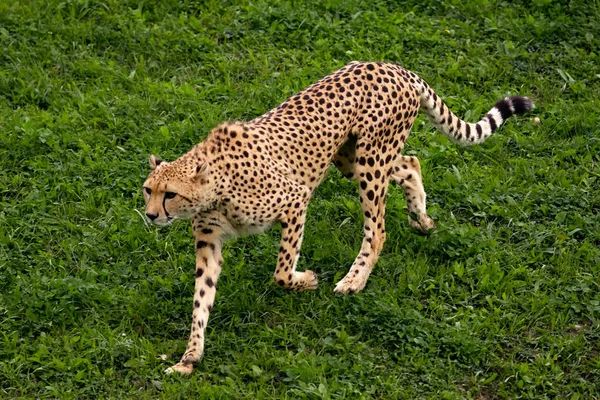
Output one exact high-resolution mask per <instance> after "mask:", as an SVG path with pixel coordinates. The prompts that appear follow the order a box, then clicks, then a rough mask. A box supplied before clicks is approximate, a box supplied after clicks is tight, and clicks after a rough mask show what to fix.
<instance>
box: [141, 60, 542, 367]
mask: <svg viewBox="0 0 600 400" xmlns="http://www.w3.org/2000/svg"><path fill="white" fill-rule="evenodd" d="M532 108H533V103H532V102H531V100H529V99H528V98H526V97H508V98H505V99H502V100H500V101H498V102H497V103H496V105H495V106H494V107H493V108H492V109H491V110H490V111H489V112H488V113H487V114H486V115H485V116H484V117H483V119H482V120H480V121H479V122H477V123H467V122H465V121H463V120H461V119H460V118H458V117H456V116H455V115H454V114H453V113H452V112H451V111H450V110H449V109H448V107H447V106H446V105H445V104H444V102H443V101H442V99H441V98H439V96H437V95H436V94H435V92H434V91H433V90H432V89H431V88H430V87H429V86H428V85H427V84H426V83H425V82H424V81H423V80H422V79H421V78H419V77H418V76H417V75H415V74H414V73H412V72H410V71H407V70H405V69H403V68H401V67H399V66H397V65H393V64H387V63H363V62H352V63H350V64H348V65H346V66H345V67H343V68H341V69H340V70H338V71H337V72H334V73H333V74H331V75H329V76H327V77H325V78H323V79H321V80H320V81H318V82H316V83H315V84H313V85H312V86H310V87H308V88H307V89H305V90H303V91H302V92H300V93H298V94H296V95H295V96H293V97H291V98H290V99H288V100H287V101H286V102H284V103H283V104H281V105H280V106H279V107H277V108H275V109H274V110H272V111H269V112H268V113H266V114H264V115H263V116H261V117H258V118H256V119H254V120H252V121H250V122H234V123H226V124H223V125H220V126H218V127H217V128H215V129H213V130H212V132H211V133H210V134H209V135H208V137H207V139H206V140H204V141H203V142H201V143H199V144H197V145H196V146H195V147H194V148H192V149H191V150H190V151H189V152H188V153H186V154H184V155H183V156H182V157H180V158H178V159H177V160H175V161H173V162H170V163H168V162H163V161H162V160H160V159H159V158H157V157H155V156H151V157H150V167H151V169H152V172H151V173H150V175H149V176H148V179H147V180H146V182H145V183H144V194H145V200H146V203H147V206H146V215H147V216H148V218H149V219H150V220H152V221H153V222H154V223H155V224H158V225H164V224H168V223H170V222H171V221H173V220H174V219H177V218H191V220H192V229H193V232H194V237H195V243H196V245H195V247H196V285H195V286H196V287H195V291H194V303H193V304H194V311H193V314H192V329H191V335H190V339H189V342H188V347H187V350H186V352H185V354H184V355H183V357H182V359H181V361H180V362H179V363H178V364H176V365H175V366H173V367H172V368H169V369H168V370H167V372H173V371H178V372H181V373H191V372H192V370H193V365H194V364H195V363H196V362H198V360H199V359H200V357H201V355H202V352H203V348H204V329H205V328H206V324H207V322H208V316H209V313H210V310H211V309H212V306H213V302H214V298H215V292H216V284H217V280H218V278H219V274H220V272H221V265H222V262H223V258H222V256H221V246H222V243H223V241H224V240H226V238H228V237H230V236H234V235H240V234H251V233H257V232H261V231H263V230H264V229H266V228H268V227H269V226H270V225H272V224H275V223H280V224H281V228H282V237H281V246H280V248H279V256H278V261H277V266H276V269H275V274H274V280H275V282H276V284H277V285H279V286H280V287H282V288H286V289H292V290H307V289H315V288H316V287H317V283H318V281H317V276H316V275H315V273H314V272H312V271H309V270H306V271H303V272H300V271H297V270H296V261H297V259H298V256H299V251H300V246H301V244H302V238H303V232H304V221H305V217H306V207H307V205H308V202H309V200H310V198H311V195H312V193H313V192H314V190H315V188H316V187H317V186H318V185H319V183H320V182H321V181H322V180H323V178H324V177H325V175H326V173H327V169H328V166H329V165H330V163H331V162H333V163H334V164H335V165H336V166H337V167H338V168H339V169H340V171H341V172H342V173H343V174H344V175H345V176H346V177H347V178H349V179H355V180H357V181H358V186H359V194H360V202H361V206H362V211H363V215H364V238H363V242H362V246H361V249H360V252H359V254H358V256H357V257H356V260H355V261H354V263H353V264H352V267H351V268H350V271H349V272H348V274H347V275H346V276H345V277H344V278H343V279H342V280H341V281H340V282H338V283H337V285H336V287H335V292H338V293H355V292H358V291H360V290H361V289H363V287H364V286H365V284H366V282H367V278H368V277H369V274H370V273H371V270H372V268H373V266H374V265H375V263H376V262H377V258H378V256H379V252H380V251H381V248H382V246H383V243H384V242H385V239H386V232H385V220H384V217H385V201H386V195H387V190H388V183H389V182H390V181H394V182H396V183H398V184H399V185H400V186H401V187H402V189H403V190H404V193H405V196H406V202H407V205H408V209H409V212H410V214H411V217H410V218H409V221H410V224H411V225H412V226H413V227H414V228H417V229H420V230H422V231H428V230H429V229H432V228H434V227H435V225H434V223H433V220H432V219H431V218H430V217H429V216H428V215H427V213H426V210H425V198H426V196H425V191H424V188H423V183H422V179H421V167H420V165H419V160H418V159H417V158H416V157H406V156H403V155H401V153H402V148H403V147H404V143H405V141H406V138H407V137H408V134H409V132H410V129H411V127H412V125H413V122H414V120H415V117H416V116H417V113H418V111H419V109H422V110H424V111H425V113H426V114H427V115H428V116H429V118H430V119H431V121H432V122H433V124H434V125H435V126H436V127H437V128H438V129H439V130H441V131H442V132H443V133H444V134H446V135H448V136H449V137H451V138H452V139H454V140H456V141H458V142H460V143H464V144H474V143H480V142H482V141H484V140H485V139H487V138H488V137H489V136H490V135H491V134H492V133H493V132H494V131H495V130H496V129H497V128H498V127H499V126H500V125H501V124H502V123H503V122H504V121H505V120H506V119H507V118H508V117H510V116H511V115H513V114H521V113H524V112H527V111H529V110H531V109H532Z"/></svg>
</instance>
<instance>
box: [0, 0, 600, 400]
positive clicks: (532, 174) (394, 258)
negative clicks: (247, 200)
mask: <svg viewBox="0 0 600 400" xmlns="http://www.w3.org/2000/svg"><path fill="white" fill-rule="evenodd" d="M401 3H402V4H401ZM599 54H600V2H598V1H597V0H593V1H584V0H573V1H569V2H567V1H552V0H533V1H511V2H509V1H492V0H463V1H459V0H445V1H433V0H425V1H408V2H395V1H391V0H388V1H385V0H371V1H359V0H323V1H294V0H290V1H286V0H281V1H278V0H272V1H266V0H253V1H250V0H242V1H225V0H223V1H221V0H206V1H197V2H194V1H191V0H181V1H176V0H160V1H158V0H156V1H146V0H135V1H131V0H122V1H116V0H111V1H100V0H61V1H58V0H45V1H42V0H22V1H16V0H7V1H2V2H1V3H0V398H9V399H12V398H23V399H30V398H31V399H33V398H36V399H54V398H57V399H84V398H94V399H96V398H102V399H108V398H110V399H131V398H150V399H156V398H165V399H177V398H223V399H230V398H249V399H263V398H275V399H281V398H288V399H297V398H306V399H320V398H323V399H340V398H349V399H350V398H352V399H354V398H365V399H370V398H381V399H417V398H418V399H421V398H430V399H463V398H466V399H504V398H506V399H520V398H529V399H543V398H569V399H597V398H600V218H599V217H600V112H599V111H598V110H599V107H600V101H599V99H600V55H599ZM351 60H364V61H382V60H383V61H389V62H395V63H398V64H401V65H403V66H404V67H406V68H408V69H410V70H412V71H414V72H416V73H418V74H419V75H420V76H421V77H423V78H424V79H425V80H426V81H427V82H428V83H429V84H430V85H431V86H432V87H433V88H434V89H435V90H436V91H437V93H438V94H439V95H440V96H442V97H443V98H444V99H445V100H446V103H447V104H448V105H449V106H450V108H451V109H452V110H453V111H454V112H455V113H456V114H457V115H460V116H461V117H463V118H465V119H468V120H472V121H473V122H475V121H476V120H478V119H479V118H480V117H481V116H482V115H483V114H484V113H485V112H487V110H489V109H490V107H491V106H492V105H493V104H494V103H495V102H496V100H497V99H499V98H501V97H504V96H508V95H526V96H531V97H532V98H533V99H534V101H535V102H536V104H537V108H536V110H535V111H534V112H533V114H531V115H528V116H524V117H518V118H514V119H511V120H510V121H509V122H508V123H507V124H506V125H505V126H503V127H502V128H501V129H500V130H499V131H498V132H497V133H496V134H495V135H494V136H493V137H492V138H490V139H489V140H488V141H487V142H486V143H484V144H482V145H479V146H474V147H466V148H463V147H459V146H457V145H455V144H453V143H451V142H450V141H449V140H448V139H446V138H445V137H444V136H443V135H441V134H439V133H437V132H436V131H434V129H433V127H432V125H431V124H430V123H429V122H428V121H427V118H426V117H425V116H424V115H423V114H421V115H420V116H419V118H418V120H417V122H416V124H415V127H414V129H413V133H412V135H411V136H410V137H409V139H408V142H407V146H406V148H405V151H404V153H405V154H410V155H417V156H418V157H419V159H420V160H421V165H422V167H423V175H424V183H425V189H426V191H427V193H428V201H429V213H430V215H431V216H432V217H433V218H434V219H435V220H436V223H437V226H438V229H437V231H436V232H434V233H433V234H431V235H429V236H422V235H419V234H418V233H416V232H415V231H413V230H412V229H411V228H410V227H409V224H408V221H407V211H406V203H405V200H404V196H403V194H402V191H401V190H400V188H398V187H393V188H392V189H391V190H390V194H389V196H388V205H387V237H388V239H387V242H386V244H385V246H384V249H383V252H382V255H381V257H380V260H379V263H378V264H377V266H376V267H375V269H374V271H373V274H372V275H371V278H370V279H369V282H368V284H367V286H366V288H365V289H364V291H363V292H361V293H359V294H356V295H353V296H335V295H333V287H334V285H335V283H336V282H337V281H338V280H339V279H341V278H342V277H343V276H344V275H345V273H346V272H347V271H348V269H349V267H350V265H351V264H352V261H353V260H354V257H355V256H356V254H357V252H358V251H359V248H360V243H361V235H362V216H361V211H360V205H359V202H358V195H357V185H356V183H355V182H350V181H348V180H346V179H344V178H343V177H342V176H341V174H340V173H339V172H337V171H336V170H334V169H331V171H330V174H329V176H328V178H327V179H326V180H325V182H324V183H323V184H322V185H321V187H320V188H319V189H318V191H317V192H316V193H315V195H314V198H313V200H312V202H311V205H310V207H309V211H308V217H307V228H306V236H305V240H304V245H303V249H302V250H303V251H302V257H301V258H300V261H299V263H300V264H299V268H300V269H305V268H306V269H312V270H315V271H316V272H317V274H318V275H319V279H320V286H319V288H318V289H317V291H315V292H309V293H290V292H286V291H284V290H281V289H279V288H277V287H276V285H274V283H273V282H272V274H273V271H274V267H275V262H276V255H277V249H278V247H279V235H280V232H281V231H280V228H279V227H276V228H273V229H272V230H271V231H269V232H268V233H266V234H263V235H258V236H253V237H247V238H241V239H237V240H235V241H232V242H230V243H228V244H227V245H226V246H225V248H224V255H225V264H224V268H223V273H222V275H221V279H220V281H219V289H218V291H217V298H216V303H215V309H214V311H213V313H212V314H211V319H210V322H209V325H208V330H207V340H206V352H205V356H204V358H203V359H202V361H201V362H200V364H199V365H198V367H197V368H196V370H195V371H194V373H193V374H192V375H191V376H190V377H183V376H173V375H169V376H165V375H163V372H162V371H163V370H164V369H165V368H166V367H168V366H170V365H172V364H173V363H175V362H177V361H178V359H179V357H180V356H181V355H182V353H183V351H184V350H185V345H186V342H187V337H188V332H189V325H190V319H191V309H192V294H193V286H194V252H193V240H192V237H191V228H190V226H189V223H187V222H179V223H176V224H174V225H173V226H172V227H170V228H156V227H153V226H149V225H148V224H147V223H146V222H145V221H144V218H143V212H144V200H143V196H142V192H141V185H142V183H143V181H144V179H145V177H146V175H147V173H148V172H149V168H148V161H147V157H148V155H149V154H151V153H154V154H157V155H159V156H160V157H162V158H164V159H167V160H172V159H174V158H176V157H178V156H179V155H181V154H182V153H183V152H185V151H186V150H187V149H189V148H190V147H191V146H192V145H193V144H194V143H196V142H198V141H200V140H202V139H203V138H204V137H205V136H206V135H207V134H208V132H209V131H210V129H211V128H212V127H214V126H215V125H217V124H218V123H220V122H223V121H227V120H249V119H252V118H254V117H256V116H259V115H261V114H263V113H264V112H266V111H268V110H270V109H271V108H273V107H275V106H276V105H278V104H279V103H280V102H282V101H283V100H285V99H286V98H287V97H289V96H290V95H292V94H294V93H296V92H297V91H299V90H301V89H303V88H304V87H306V86H307V85H309V84H311V83H312V82H314V81H316V80H317V79H319V78H321V77H323V76H324V75H326V74H328V73H330V72H332V71H334V70H336V69H337V68H339V67H341V66H343V65H344V64H346V63H347V62H349V61H351ZM536 117H537V118H539V122H536V120H535V118H536Z"/></svg>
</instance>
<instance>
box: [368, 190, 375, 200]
mask: <svg viewBox="0 0 600 400" xmlns="http://www.w3.org/2000/svg"><path fill="white" fill-rule="evenodd" d="M367 198H368V199H369V200H373V199H374V198H375V193H374V192H373V191H372V190H369V191H368V192H367Z"/></svg>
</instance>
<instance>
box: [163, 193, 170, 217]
mask: <svg viewBox="0 0 600 400" xmlns="http://www.w3.org/2000/svg"><path fill="white" fill-rule="evenodd" d="M166 201H167V196H164V197H163V204H162V206H163V210H164V211H165V216H166V217H167V219H169V213H168V212H167V207H166V205H165V203H166Z"/></svg>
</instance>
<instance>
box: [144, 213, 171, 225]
mask: <svg viewBox="0 0 600 400" xmlns="http://www.w3.org/2000/svg"><path fill="white" fill-rule="evenodd" d="M176 219H177V218H174V217H171V216H170V215H168V216H167V217H166V218H160V219H159V218H157V219H155V220H154V221H150V222H151V223H152V224H153V225H156V226H167V225H171V224H172V223H173V221H175V220H176Z"/></svg>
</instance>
